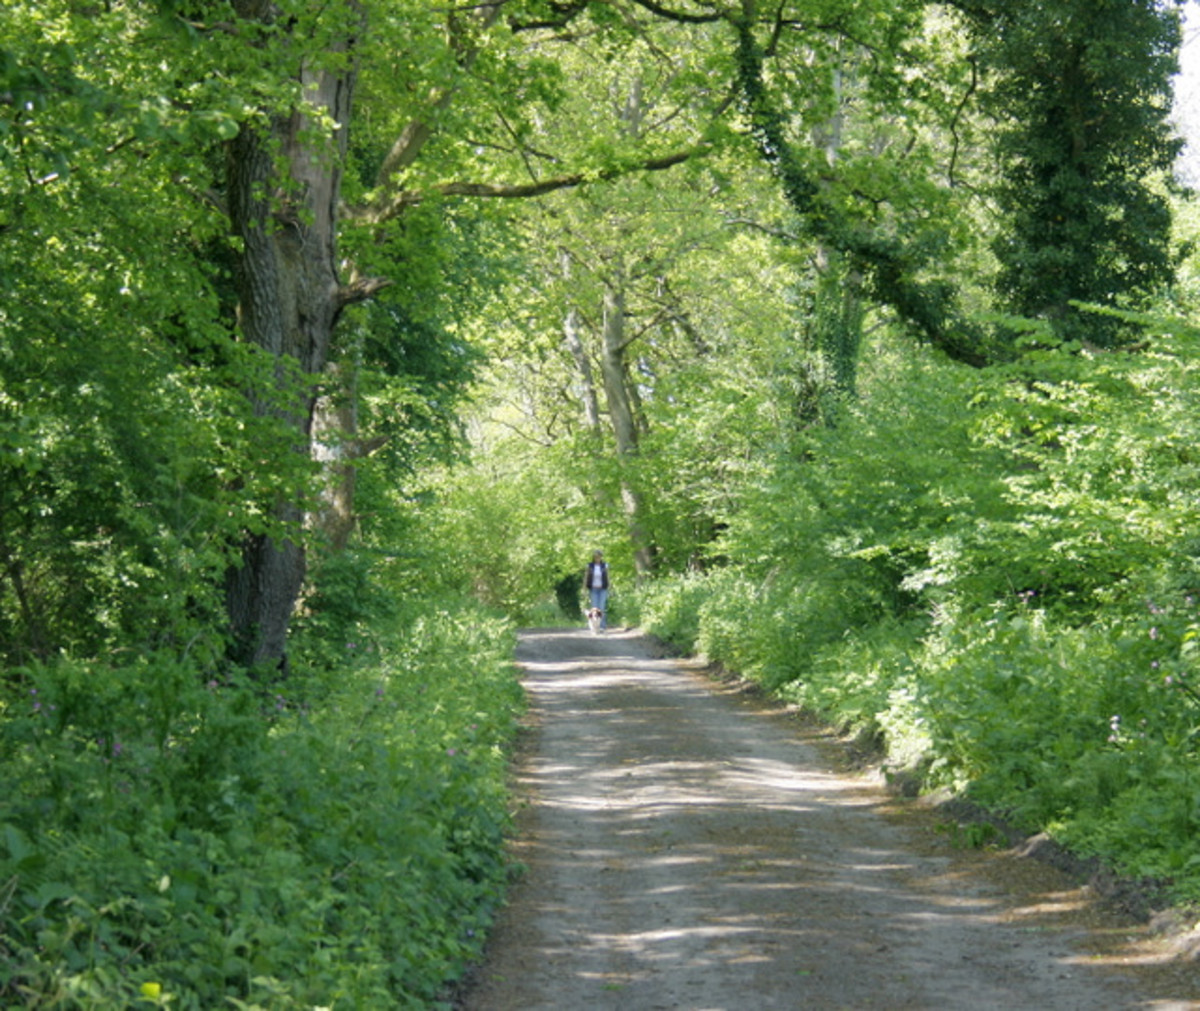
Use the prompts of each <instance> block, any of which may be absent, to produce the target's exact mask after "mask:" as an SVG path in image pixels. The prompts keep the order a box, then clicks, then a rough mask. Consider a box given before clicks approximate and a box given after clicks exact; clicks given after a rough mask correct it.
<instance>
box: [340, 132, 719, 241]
mask: <svg viewBox="0 0 1200 1011" xmlns="http://www.w3.org/2000/svg"><path fill="white" fill-rule="evenodd" d="M706 150H707V145H704V144H701V145H698V146H696V147H691V148H687V149H686V150H683V151H675V152H673V153H672V154H667V155H660V156H659V157H656V158H646V159H643V160H641V161H637V162H629V163H627V164H624V165H620V166H614V167H611V168H605V169H600V170H598V171H595V172H572V173H569V174H568V175H561V176H554V177H552V178H549V179H538V180H535V181H534V182H528V183H470V182H450V183H442V184H441V185H440V186H433V187H431V188H430V189H428V190H401V191H399V192H397V193H394V194H392V195H391V196H390V197H388V198H387V199H386V200H385V201H383V202H381V203H379V204H376V205H374V206H372V207H367V208H363V209H362V210H360V211H350V212H349V217H350V218H351V219H353V220H358V221H362V222H365V223H367V224H370V225H382V224H384V223H386V222H388V221H391V220H393V219H394V218H396V217H398V216H399V215H400V214H401V213H402V212H403V211H404V210H406V209H407V208H409V207H416V206H417V205H418V204H420V203H422V202H423V201H425V200H428V199H429V198H430V197H431V196H441V197H480V198H487V199H523V198H528V197H541V196H545V195H546V194H547V193H554V192H555V191H557V190H566V189H573V188H574V187H576V186H584V185H586V184H587V183H592V182H604V181H607V180H611V179H618V178H620V177H621V176H626V175H632V174H634V173H635V172H662V171H665V170H666V169H669V168H674V166H676V165H681V164H682V163H683V162H686V161H688V160H689V159H690V158H693V157H698V156H699V155H701V154H703V153H704V152H705V151H706Z"/></svg>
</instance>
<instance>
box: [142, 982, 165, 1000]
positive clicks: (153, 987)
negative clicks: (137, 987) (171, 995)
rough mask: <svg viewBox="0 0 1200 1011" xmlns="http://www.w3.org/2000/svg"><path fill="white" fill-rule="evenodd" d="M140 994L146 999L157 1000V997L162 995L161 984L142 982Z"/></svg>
mask: <svg viewBox="0 0 1200 1011" xmlns="http://www.w3.org/2000/svg"><path fill="white" fill-rule="evenodd" d="M142 996H143V997H145V998H146V999H147V1000H158V998H159V997H161V996H162V984H161V983H143V984H142Z"/></svg>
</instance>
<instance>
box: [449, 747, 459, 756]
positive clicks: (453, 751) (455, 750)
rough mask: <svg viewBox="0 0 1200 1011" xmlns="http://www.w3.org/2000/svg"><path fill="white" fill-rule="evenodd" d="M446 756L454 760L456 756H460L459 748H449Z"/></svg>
mask: <svg viewBox="0 0 1200 1011" xmlns="http://www.w3.org/2000/svg"><path fill="white" fill-rule="evenodd" d="M446 754H447V755H449V756H450V757H451V758H453V757H454V756H455V755H457V754H458V748H447V749H446Z"/></svg>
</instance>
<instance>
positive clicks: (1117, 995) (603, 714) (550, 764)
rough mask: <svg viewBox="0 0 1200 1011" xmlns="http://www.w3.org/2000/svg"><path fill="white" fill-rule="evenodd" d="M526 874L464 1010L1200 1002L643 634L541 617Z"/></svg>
mask: <svg viewBox="0 0 1200 1011" xmlns="http://www.w3.org/2000/svg"><path fill="white" fill-rule="evenodd" d="M517 659H518V662H519V663H520V665H521V668H522V671H523V680H524V684H525V686H526V690H527V692H528V695H529V699H530V706H531V720H530V729H529V731H528V733H529V735H530V739H529V740H527V741H526V742H525V743H526V745H527V746H526V747H525V748H524V749H523V754H522V756H521V759H520V761H519V762H518V767H517V770H516V775H517V780H518V782H517V791H518V794H519V796H521V797H522V798H523V801H524V807H523V810H522V812H521V813H520V815H519V817H518V826H519V836H518V839H517V840H516V843H515V850H516V856H517V858H518V859H520V860H521V861H523V862H524V863H525V864H526V866H527V868H528V870H527V873H526V874H524V875H523V876H522V878H521V880H520V881H519V882H518V883H517V884H516V885H515V886H514V888H513V891H512V893H511V895H510V901H509V904H508V906H507V907H506V908H505V909H504V910H503V911H502V913H501V915H500V917H499V919H498V922H497V925H496V928H495V930H494V931H493V935H492V937H491V939H490V941H489V949H488V953H487V960H486V962H485V963H484V964H483V965H481V966H479V967H478V968H477V970H476V971H475V972H474V973H473V974H472V975H471V978H470V980H469V981H468V984H467V985H466V986H464V988H463V989H462V992H461V993H460V996H459V999H458V1000H457V1002H456V1003H457V1006H458V1007H459V1008H461V1009H463V1011H535V1009H555V1011H560V1009H568V1008H577V1009H581V1011H592V1009H608V1008H622V1009H634V1011H643V1009H644V1011H657V1009H668V1008H684V1009H694V1011H741V1009H746V1011H759V1009H767V1008H805V1009H825V1008H828V1009H839V1008H850V1009H868V1008H881V1009H883V1008H886V1009H908V1008H920V1009H941V1008H947V1009H949V1008H953V1009H956V1011H981V1009H1000V1008H1005V1009H1031V1011H1032V1009H1055V1011H1058V1009H1062V1011H1071V1009H1080V1011H1083V1009H1087V1011H1096V1009H1106V1008H1113V1009H1117V1008H1147V1009H1156V1011H1174V1009H1180V1008H1200V983H1198V982H1197V980H1196V977H1195V974H1194V972H1193V971H1179V970H1178V969H1177V968H1176V967H1173V966H1171V965H1168V964H1167V958H1166V955H1165V954H1164V953H1163V952H1162V951H1161V950H1160V949H1159V948H1157V947H1156V946H1155V945H1154V943H1153V942H1152V940H1151V939H1150V938H1148V937H1147V936H1146V934H1145V930H1144V928H1139V927H1137V926H1136V925H1134V924H1131V923H1128V922H1123V921H1121V920H1119V919H1116V918H1115V917H1109V916H1108V915H1106V914H1104V913H1102V912H1098V911H1097V910H1096V909H1095V908H1094V906H1095V903H1094V901H1093V900H1092V898H1091V897H1090V896H1089V895H1088V893H1087V891H1086V889H1083V888H1081V887H1080V886H1079V885H1078V884H1077V883H1074V882H1071V881H1070V880H1068V879H1067V878H1066V877H1065V876H1063V875H1061V874H1060V873H1059V872H1056V871H1053V870H1052V869H1050V868H1047V867H1044V866H1041V865H1037V866H1030V863H1031V862H1030V861H1018V860H1017V858H1016V857H1014V856H1013V855H1012V854H1007V855H1004V854H1001V855H995V854H992V855H989V854H982V853H974V852H960V851H956V850H954V849H952V848H951V847H950V846H949V845H948V844H947V843H946V841H945V840H944V839H942V838H940V837H938V836H937V835H936V833H934V832H933V822H932V819H931V817H930V816H929V814H928V812H924V811H921V810H919V809H918V808H917V807H916V805H914V804H913V803H912V802H898V801H897V800H896V799H895V798H893V797H891V796H889V795H888V794H887V793H886V792H885V791H884V790H883V789H881V787H880V786H879V784H878V782H877V781H876V780H875V779H874V778H873V777H871V776H869V775H865V774H856V773H852V772H844V771H839V770H838V768H837V763H836V762H834V761H831V756H830V754H829V752H828V749H827V748H826V747H823V746H821V744H820V742H819V741H816V740H815V739H814V736H813V734H812V733H806V732H805V730H804V728H803V727H802V726H801V725H800V724H799V723H798V722H797V721H796V720H795V719H794V718H792V717H791V716H789V715H788V714H787V713H785V712H783V711H781V710H780V709H779V708H778V707H775V706H772V705H770V704H769V703H767V702H765V701H763V700H761V699H756V698H752V697H746V696H743V695H739V694H738V693H736V692H732V691H730V690H728V688H727V687H723V686H722V685H721V684H718V683H716V682H714V681H712V680H710V679H709V678H707V677H705V676H704V674H703V672H702V671H701V669H700V668H699V665H697V664H695V663H689V662H687V661H680V660H673V659H663V658H658V657H656V656H655V650H654V648H653V646H652V644H651V643H650V642H649V641H648V640H646V639H645V638H644V637H642V636H640V635H639V634H637V633H636V632H631V631H616V632H610V633H608V634H606V635H603V636H591V635H590V634H588V633H587V632H586V631H577V630H573V629H571V630H563V629H556V630H534V631H529V632H526V633H524V634H523V635H522V638H521V643H520V646H519V649H518V654H517Z"/></svg>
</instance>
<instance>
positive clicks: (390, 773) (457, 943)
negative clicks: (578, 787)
mask: <svg viewBox="0 0 1200 1011" xmlns="http://www.w3.org/2000/svg"><path fill="white" fill-rule="evenodd" d="M332 595H333V594H332V591H331V596H332ZM324 599H325V600H326V601H328V600H329V596H327V597H326V598H324ZM331 609H332V610H336V609H334V608H331ZM318 610H321V609H320V608H318ZM331 620H333V619H331ZM338 620H344V616H341V617H339V619H338ZM334 623H335V624H336V621H335V622H334ZM343 627H344V626H343ZM374 632H375V634H374V636H365V637H363V638H361V639H355V640H349V641H343V642H341V643H340V645H339V649H340V656H338V657H337V658H336V663H333V662H332V660H333V658H332V657H328V660H329V661H330V666H329V667H328V668H324V669H323V668H319V667H315V668H308V677H306V678H304V679H301V680H297V679H296V678H293V681H292V682H289V684H288V686H286V687H284V686H280V688H279V689H278V691H276V692H266V693H264V692H261V691H258V690H256V689H255V688H254V687H253V686H252V685H250V684H248V683H241V682H235V681H223V682H216V681H212V682H209V683H208V684H207V685H204V684H201V683H200V682H199V679H198V677H197V672H196V670H195V669H194V668H193V667H192V666H190V665H186V664H175V665H172V664H171V663H170V662H169V661H168V660H166V659H165V657H164V656H162V655H158V656H154V657H149V658H147V659H145V660H144V661H142V662H139V663H136V664H131V665H127V666H121V667H116V666H111V665H101V664H98V663H82V662H78V661H71V660H68V659H65V658H64V659H62V660H59V661H56V662H54V663H50V664H46V665H41V666H36V667H31V668H29V669H28V670H27V671H26V672H25V676H24V679H23V682H22V684H21V687H20V688H19V689H13V690H11V691H10V692H9V693H8V694H7V697H6V698H5V700H4V703H3V705H4V721H3V724H0V732H2V733H3V736H4V744H3V748H2V750H0V754H2V755H3V756H4V758H3V760H2V763H3V770H2V775H3V778H4V781H5V782H6V783H7V784H9V789H8V790H7V791H6V796H5V797H4V799H3V800H2V801H0V874H2V876H3V880H4V881H5V882H6V888H5V891H4V894H3V897H2V898H0V903H2V905H3V909H4V913H5V915H4V917H3V922H4V927H3V941H2V944H3V947H4V949H5V951H6V958H5V961H4V965H3V967H0V994H2V995H3V998H4V1000H3V1002H4V1003H5V1004H6V1005H10V1006H17V1005H19V1006H22V1007H45V1008H52V1007H53V1008H101V1007H125V1006H134V1005H137V1004H139V998H140V997H142V996H144V995H145V994H146V993H147V992H150V993H154V994H157V995H158V996H157V997H156V998H155V999H156V1000H157V1001H159V1002H161V1003H162V1005H163V1006H165V1005H166V1004H167V1003H169V1004H170V1006H172V1007H180V1008H197V1009H199V1008H210V1007H215V1006H218V1005H220V1004H224V1003H228V1002H230V1001H235V1002H237V1003H238V1006H244V1007H272V1008H309V1007H313V1006H333V1005H337V1004H340V1003H347V1004H349V1005H351V1006H359V1007H364V1006H378V1005H387V1006H389V1007H414V1008H416V1007H429V1006H432V1004H433V1003H434V1001H435V1000H436V997H437V994H438V991H439V988H440V987H441V986H442V985H443V983H444V982H445V981H446V980H448V979H450V978H453V977H454V976H455V975H456V974H457V973H458V972H460V971H461V970H462V968H463V966H464V965H465V964H466V962H467V961H468V960H470V959H471V958H473V957H475V956H476V955H477V953H478V951H479V946H480V944H481V940H482V936H483V932H484V929H485V927H486V924H487V922H488V920H489V918H490V914H491V911H492V909H493V908H494V907H495V904H496V902H497V901H498V899H499V895H500V890H501V888H502V885H503V882H504V878H505V875H506V867H505V858H504V853H503V835H504V831H505V825H506V815H505V811H506V803H505V789H504V787H505V769H506V762H505V758H504V745H505V744H506V742H507V741H508V740H509V738H510V736H511V734H512V732H513V727H514V722H513V721H514V716H515V714H516V713H517V712H518V710H519V707H520V702H521V699H520V694H519V690H518V688H517V685H516V681H515V678H514V677H513V672H512V670H511V668H510V666H509V665H508V663H507V660H506V655H507V654H508V653H509V651H510V650H511V644H512V641H511V637H510V635H509V634H508V632H507V629H506V627H505V626H503V625H502V624H500V623H498V622H496V621H495V620H494V619H490V618H487V617H485V616H484V615H482V614H480V613H479V612H478V611H477V610H471V609H467V610H460V611H457V612H449V611H446V612H441V613H428V614H426V615H424V616H421V617H419V618H416V619H415V620H410V621H407V622H404V623H398V622H395V621H393V622H392V623H390V626H389V625H388V624H380V623H379V622H376V623H375V625H374ZM309 642H310V643H312V642H313V640H309ZM331 649H332V644H329V643H326V644H325V645H324V646H322V647H321V648H320V649H318V650H317V651H316V653H315V654H313V655H316V656H327V655H328V654H329V651H330V650H331ZM301 652H308V651H306V650H303V649H302V650H301ZM146 987H149V990H147V989H146ZM142 1003H147V1004H148V1003H150V1002H142Z"/></svg>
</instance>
